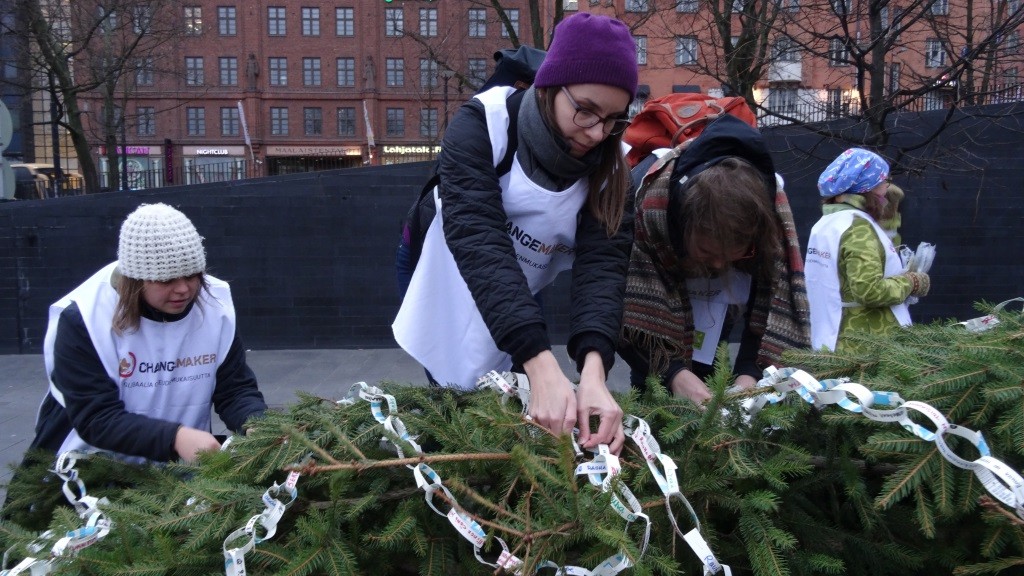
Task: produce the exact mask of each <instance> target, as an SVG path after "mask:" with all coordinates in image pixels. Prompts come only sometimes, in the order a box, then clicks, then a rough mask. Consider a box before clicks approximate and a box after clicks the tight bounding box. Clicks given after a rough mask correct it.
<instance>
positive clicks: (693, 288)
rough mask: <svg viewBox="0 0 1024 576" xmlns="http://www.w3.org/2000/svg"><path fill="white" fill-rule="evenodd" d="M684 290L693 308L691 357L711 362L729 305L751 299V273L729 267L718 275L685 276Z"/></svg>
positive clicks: (720, 336) (743, 302)
mask: <svg viewBox="0 0 1024 576" xmlns="http://www.w3.org/2000/svg"><path fill="white" fill-rule="evenodd" d="M686 290H687V292H689V296H690V307H691V308H692V310H693V359H694V360H695V361H697V362H703V363H704V364H712V363H713V362H714V361H715V352H717V351H718V343H719V342H721V340H722V325H723V324H724V323H725V315H726V312H728V310H729V305H730V304H746V303H747V300H749V299H750V274H747V273H745V272H740V271H739V270H735V269H730V270H729V271H728V272H727V273H725V274H724V275H722V276H719V277H717V278H688V279H687V280H686ZM726 336H728V334H726Z"/></svg>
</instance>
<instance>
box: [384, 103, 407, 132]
mask: <svg viewBox="0 0 1024 576" xmlns="http://www.w3.org/2000/svg"><path fill="white" fill-rule="evenodd" d="M386 122H387V133H388V136H405V109H404V108H388V109H387V111H386Z"/></svg>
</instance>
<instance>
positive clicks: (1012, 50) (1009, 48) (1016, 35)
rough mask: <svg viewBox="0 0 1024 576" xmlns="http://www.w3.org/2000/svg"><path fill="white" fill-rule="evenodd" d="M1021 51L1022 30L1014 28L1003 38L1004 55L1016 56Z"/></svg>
mask: <svg viewBox="0 0 1024 576" xmlns="http://www.w3.org/2000/svg"><path fill="white" fill-rule="evenodd" d="M1018 52H1020V32H1018V31H1016V30H1014V31H1013V32H1010V33H1008V34H1007V35H1006V39H1005V40H1003V55H1005V56H1015V55H1017V53H1018Z"/></svg>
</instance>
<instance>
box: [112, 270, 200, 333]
mask: <svg viewBox="0 0 1024 576" xmlns="http://www.w3.org/2000/svg"><path fill="white" fill-rule="evenodd" d="M111 284H113V286H114V290H116V291H117V305H116V306H115V307H114V319H113V322H112V324H111V326H112V328H113V329H114V334H117V335H118V336H120V335H122V334H125V333H128V332H135V331H136V330H138V329H139V324H140V323H141V321H142V289H143V288H144V287H145V285H146V281H145V280H137V279H135V278H128V277H127V276H122V275H121V273H120V272H117V271H115V272H114V275H113V277H112V278H111ZM209 291H210V282H209V281H208V280H207V279H206V274H204V273H202V272H200V273H199V290H197V291H196V296H195V305H196V306H199V307H202V303H203V301H202V300H201V299H200V298H199V294H200V293H202V292H207V293H209Z"/></svg>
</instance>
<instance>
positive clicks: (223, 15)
mask: <svg viewBox="0 0 1024 576" xmlns="http://www.w3.org/2000/svg"><path fill="white" fill-rule="evenodd" d="M217 32H218V33H219V34H220V35H221V36H234V35H235V34H237V33H238V12H237V11H236V10H235V7H234V6H220V7H218V8H217Z"/></svg>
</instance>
